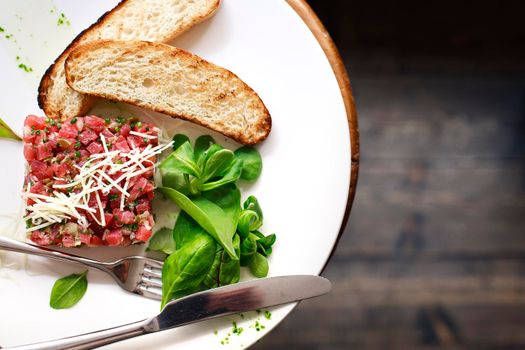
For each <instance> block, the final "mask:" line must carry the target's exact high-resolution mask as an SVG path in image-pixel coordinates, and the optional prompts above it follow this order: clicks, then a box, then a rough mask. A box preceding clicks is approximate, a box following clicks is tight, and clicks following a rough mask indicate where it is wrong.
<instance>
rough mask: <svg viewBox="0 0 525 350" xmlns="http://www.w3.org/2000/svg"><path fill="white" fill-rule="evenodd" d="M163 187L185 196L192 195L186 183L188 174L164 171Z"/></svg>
mask: <svg viewBox="0 0 525 350" xmlns="http://www.w3.org/2000/svg"><path fill="white" fill-rule="evenodd" d="M161 174H162V186H164V187H169V188H173V189H174V190H177V191H179V192H181V193H183V194H189V193H190V187H189V185H188V182H187V181H186V177H185V175H186V174H183V173H181V172H180V171H171V170H162V169H161Z"/></svg>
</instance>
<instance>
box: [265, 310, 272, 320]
mask: <svg viewBox="0 0 525 350" xmlns="http://www.w3.org/2000/svg"><path fill="white" fill-rule="evenodd" d="M264 317H265V318H266V319H267V320H271V319H272V313H271V312H270V311H268V310H265V311H264Z"/></svg>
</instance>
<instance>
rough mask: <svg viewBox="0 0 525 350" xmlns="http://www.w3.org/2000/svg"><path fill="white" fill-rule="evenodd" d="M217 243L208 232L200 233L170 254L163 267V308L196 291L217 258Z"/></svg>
mask: <svg viewBox="0 0 525 350" xmlns="http://www.w3.org/2000/svg"><path fill="white" fill-rule="evenodd" d="M215 250H216V244H215V241H214V240H213V238H212V237H211V236H210V235H207V234H198V235H196V236H195V237H194V238H193V239H192V240H190V241H188V242H186V244H185V245H184V246H183V247H182V248H180V249H177V250H176V251H175V252H174V253H173V254H171V255H170V256H168V258H167V259H166V260H165V261H164V266H163V267H162V301H161V308H163V307H164V305H166V303H168V302H169V301H170V300H172V299H177V298H180V297H183V296H185V295H188V294H191V293H194V292H195V291H198V290H199V289H200V285H201V283H202V281H203V279H204V277H205V276H206V272H207V271H208V270H209V269H210V267H211V265H212V263H213V261H214V259H215Z"/></svg>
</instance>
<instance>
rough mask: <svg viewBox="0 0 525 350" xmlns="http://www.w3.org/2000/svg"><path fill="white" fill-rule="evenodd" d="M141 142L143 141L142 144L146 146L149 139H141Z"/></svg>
mask: <svg viewBox="0 0 525 350" xmlns="http://www.w3.org/2000/svg"><path fill="white" fill-rule="evenodd" d="M142 141H144V143H145V144H146V145H147V144H148V143H149V139H147V138H145V137H144V138H143V139H142Z"/></svg>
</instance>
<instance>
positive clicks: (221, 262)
mask: <svg viewBox="0 0 525 350" xmlns="http://www.w3.org/2000/svg"><path fill="white" fill-rule="evenodd" d="M233 246H234V247H235V252H236V253H237V255H240V239H239V236H238V235H235V237H234V239H233ZM240 273H241V267H240V264H239V260H233V259H232V258H231V257H230V256H229V255H228V254H227V253H226V252H225V251H224V249H223V248H221V247H219V246H217V250H216V251H215V258H214V261H213V264H212V266H211V268H210V270H209V271H208V273H207V274H206V277H205V278H204V281H203V283H204V285H205V286H206V287H207V288H216V287H220V286H225V285H228V284H232V283H237V282H239V279H240Z"/></svg>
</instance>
